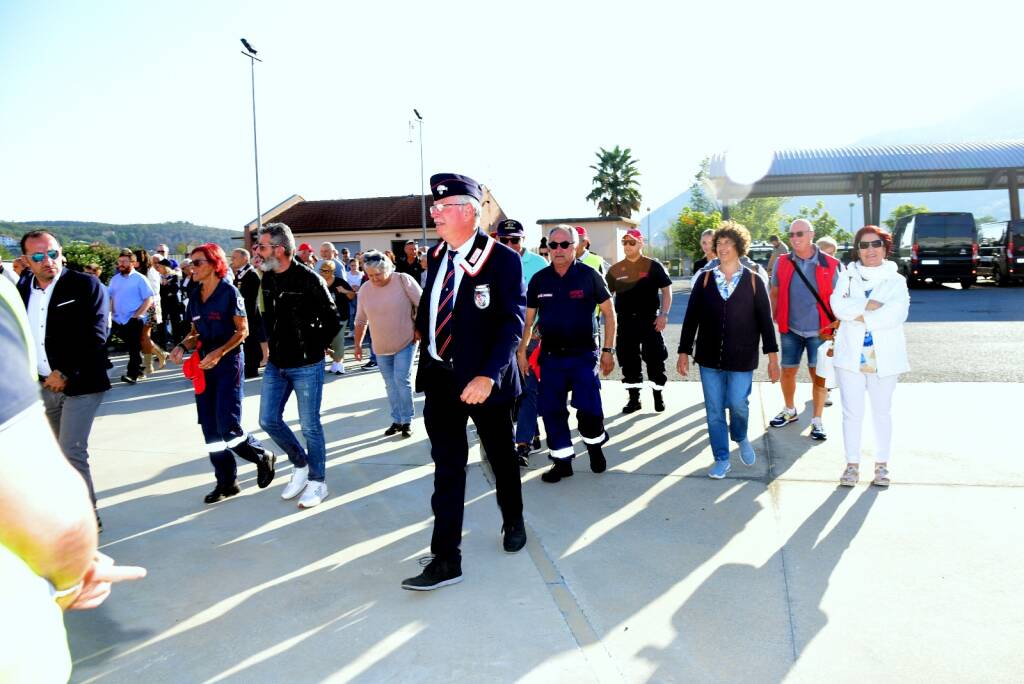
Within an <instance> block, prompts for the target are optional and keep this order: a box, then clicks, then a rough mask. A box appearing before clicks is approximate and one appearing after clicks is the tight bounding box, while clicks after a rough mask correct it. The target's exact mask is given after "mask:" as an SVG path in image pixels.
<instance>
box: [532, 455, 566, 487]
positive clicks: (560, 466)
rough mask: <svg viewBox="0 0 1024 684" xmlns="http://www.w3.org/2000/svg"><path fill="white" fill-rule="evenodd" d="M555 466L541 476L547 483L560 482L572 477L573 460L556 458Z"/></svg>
mask: <svg viewBox="0 0 1024 684" xmlns="http://www.w3.org/2000/svg"><path fill="white" fill-rule="evenodd" d="M551 460H552V461H554V465H553V466H551V468H550V469H549V470H547V471H545V472H544V474H543V475H541V476H540V479H542V480H544V481H545V482H558V481H559V480H561V479H562V478H563V477H572V459H569V458H554V459H551Z"/></svg>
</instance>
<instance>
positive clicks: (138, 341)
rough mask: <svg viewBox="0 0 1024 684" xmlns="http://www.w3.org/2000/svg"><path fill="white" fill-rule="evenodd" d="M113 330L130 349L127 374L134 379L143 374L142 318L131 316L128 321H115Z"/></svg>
mask: <svg viewBox="0 0 1024 684" xmlns="http://www.w3.org/2000/svg"><path fill="white" fill-rule="evenodd" d="M110 327H111V332H113V333H115V334H116V335H117V336H118V337H120V338H121V340H122V341H123V342H124V346H125V348H126V349H127V350H128V369H127V370H126V371H125V375H127V376H128V377H129V378H132V379H133V380H134V379H136V378H138V377H139V376H140V375H142V319H141V318H134V317H132V318H129V319H128V322H127V323H114V324H112V325H111V326H110Z"/></svg>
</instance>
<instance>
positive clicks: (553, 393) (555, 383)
mask: <svg viewBox="0 0 1024 684" xmlns="http://www.w3.org/2000/svg"><path fill="white" fill-rule="evenodd" d="M577 238H578V234H577V232H576V230H574V229H573V227H572V226H565V225H558V226H556V227H555V228H554V229H553V230H552V231H551V232H550V233H549V235H548V247H549V248H550V250H551V265H550V266H548V267H547V268H545V269H543V270H541V271H540V272H538V273H537V274H536V275H535V276H533V278H532V279H531V280H530V284H529V286H528V287H527V291H526V326H525V329H524V332H523V339H522V341H521V342H520V343H519V349H518V353H517V362H518V364H519V368H520V370H521V371H522V372H523V373H524V374H525V373H526V372H527V370H528V369H529V367H530V366H529V364H530V362H529V359H528V358H527V354H526V348H527V345H528V344H529V343H530V337H531V330H532V329H533V326H534V323H535V322H536V323H537V327H538V328H539V330H540V335H541V343H540V363H539V367H540V396H539V401H538V408H539V411H540V415H541V417H542V418H543V419H544V431H545V432H546V433H547V439H548V449H549V450H550V452H551V454H550V458H551V460H552V461H553V462H554V466H552V468H551V469H550V470H548V471H547V472H545V473H544V474H543V475H541V479H542V480H544V481H545V482H558V481H559V480H561V479H562V478H563V477H570V476H571V475H572V474H573V471H572V459H573V458H574V457H575V453H574V451H573V447H572V436H571V434H570V433H569V411H568V409H567V408H566V401H567V400H568V395H569V392H570V391H571V392H572V406H573V407H574V408H575V409H576V419H577V422H578V424H579V432H580V436H581V437H583V443H584V444H586V445H587V452H588V453H589V454H590V469H591V470H592V471H593V472H595V473H601V472H604V470H605V468H606V467H607V463H606V461H605V457H604V453H603V452H602V451H601V445H602V444H604V443H605V442H607V441H608V433H607V432H605V429H604V410H603V408H602V406H601V379H600V378H599V377H598V375H597V369H598V366H599V365H600V368H601V372H603V373H604V374H605V375H608V374H609V373H611V372H612V369H613V368H614V367H615V358H614V354H615V348H614V347H612V343H613V341H614V340H615V309H614V308H612V301H611V294H609V292H608V287H607V285H605V282H604V278H602V277H601V275H600V274H599V273H598V272H597V271H595V270H594V269H593V268H591V267H590V266H587V265H585V264H583V263H581V262H579V261H577V260H576V251H575V248H576V243H577ZM595 306H596V307H600V310H601V313H602V314H604V321H605V323H604V344H605V346H604V347H602V348H601V352H600V355H599V354H598V351H597V349H596V345H595V343H594V307H595ZM538 314H539V315H540V320H539V322H538V321H537V316H538Z"/></svg>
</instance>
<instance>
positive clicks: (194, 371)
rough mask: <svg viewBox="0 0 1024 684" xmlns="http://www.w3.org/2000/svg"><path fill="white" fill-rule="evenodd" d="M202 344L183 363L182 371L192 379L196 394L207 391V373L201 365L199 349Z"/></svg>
mask: <svg viewBox="0 0 1024 684" xmlns="http://www.w3.org/2000/svg"><path fill="white" fill-rule="evenodd" d="M202 346H203V343H202V342H200V343H198V344H197V345H196V350H195V351H194V352H192V356H190V357H188V359H187V360H186V361H185V363H183V364H182V365H181V372H182V373H184V374H185V377H186V378H188V379H189V380H191V381H192V389H194V390H195V392H196V394H202V393H203V392H205V391H206V373H205V372H203V369H202V368H200V367H199V350H200V349H201V348H202Z"/></svg>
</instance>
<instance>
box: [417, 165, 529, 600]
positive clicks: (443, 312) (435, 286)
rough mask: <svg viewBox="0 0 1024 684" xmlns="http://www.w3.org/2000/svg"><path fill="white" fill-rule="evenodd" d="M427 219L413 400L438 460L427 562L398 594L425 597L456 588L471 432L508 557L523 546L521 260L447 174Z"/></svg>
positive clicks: (473, 195)
mask: <svg viewBox="0 0 1024 684" xmlns="http://www.w3.org/2000/svg"><path fill="white" fill-rule="evenodd" d="M430 188H431V192H432V193H433V196H434V205H433V206H432V207H431V208H430V213H431V215H432V216H433V218H434V224H435V225H436V226H437V233H438V235H440V236H441V239H442V242H441V243H439V244H438V245H437V246H436V247H435V248H433V249H431V250H430V252H429V253H428V254H429V257H428V259H427V281H426V287H424V288H423V296H422V298H421V299H420V304H419V308H418V309H417V311H416V332H417V336H418V339H419V340H420V362H419V369H418V371H417V373H416V391H418V392H425V393H426V401H425V402H424V406H423V421H424V423H425V425H426V428H427V435H428V436H429V437H430V456H431V458H432V459H433V460H434V495H433V497H431V500H430V504H431V508H432V509H433V511H434V534H433V537H432V538H431V540H430V551H431V553H432V554H433V558H431V559H430V562H429V564H428V565H427V566H426V568H425V569H424V570H423V572H422V573H421V574H420V575H418V576H416V577H410V578H409V579H406V580H405V581H403V582H402V588H403V589H411V590H416V591H427V590H430V589H437V588H438V587H443V586H446V585H448V584H455V583H456V582H461V581H462V557H461V554H460V552H459V544H460V542H461V540H462V514H463V506H464V503H465V496H466V461H467V459H468V456H469V453H468V452H469V446H468V443H467V438H466V423H467V421H468V419H469V418H472V419H473V423H474V424H475V425H476V430H477V434H478V435H479V436H480V442H481V444H482V445H483V449H484V453H485V454H486V456H487V460H488V461H489V462H490V464H491V469H492V470H493V472H494V479H495V490H496V494H497V499H498V506H499V508H500V509H501V517H502V521H503V525H502V535H503V539H502V543H503V546H504V549H505V551H506V552H508V553H515V552H516V551H519V550H521V549H522V548H523V546H525V544H526V526H525V524H524V523H523V498H522V491H521V489H520V480H519V466H518V463H517V461H516V454H515V449H514V442H513V434H512V407H513V405H514V404H515V400H516V397H517V396H518V395H519V392H520V378H519V371H518V369H517V368H516V363H515V350H516V345H517V344H519V339H520V336H521V335H522V331H523V306H524V304H525V294H524V289H523V271H522V264H521V262H520V259H519V255H518V254H516V253H515V252H513V251H512V250H511V249H509V248H508V247H505V246H504V245H501V244H498V242H497V241H495V240H494V239H492V238H490V237H489V236H488V235H487V234H485V233H483V232H482V231H481V230H480V228H479V223H480V198H481V195H482V193H481V189H480V186H479V185H478V184H477V183H476V181H474V180H473V179H471V178H467V177H465V176H459V175H455V174H450V173H443V174H436V175H434V176H432V177H431V178H430Z"/></svg>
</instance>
